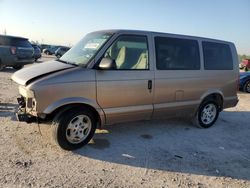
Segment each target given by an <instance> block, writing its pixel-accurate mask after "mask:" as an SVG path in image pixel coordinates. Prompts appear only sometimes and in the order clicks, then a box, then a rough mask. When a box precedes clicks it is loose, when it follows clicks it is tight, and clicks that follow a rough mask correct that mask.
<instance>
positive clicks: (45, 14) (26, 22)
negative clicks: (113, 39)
mask: <svg viewBox="0 0 250 188" xmlns="http://www.w3.org/2000/svg"><path fill="white" fill-rule="evenodd" d="M102 29H135V30H150V31H159V32H165V33H175V34H184V35H193V36H201V37H208V38H215V39H221V40H227V41H231V42H234V43H235V45H236V48H237V50H238V53H239V54H248V55H250V0H125V1H119V0H105V1H102V0H67V1H66V0H0V34H4V33H5V31H6V33H7V34H8V35H16V36H23V37H27V38H29V39H30V40H33V41H38V42H39V43H49V44H58V45H74V44H75V43H76V42H77V41H79V40H80V39H81V38H82V37H84V35H85V34H87V33H89V32H92V31H96V30H102Z"/></svg>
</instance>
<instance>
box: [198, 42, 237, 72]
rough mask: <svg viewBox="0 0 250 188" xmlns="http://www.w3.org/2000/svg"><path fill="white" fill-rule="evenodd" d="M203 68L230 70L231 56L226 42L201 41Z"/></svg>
mask: <svg viewBox="0 0 250 188" xmlns="http://www.w3.org/2000/svg"><path fill="white" fill-rule="evenodd" d="M202 48H203V56H204V68H205V70H232V69H233V58H232V53H231V49H230V46H229V45H228V44H222V43H216V42H202Z"/></svg>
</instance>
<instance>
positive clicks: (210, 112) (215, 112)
mask: <svg viewBox="0 0 250 188" xmlns="http://www.w3.org/2000/svg"><path fill="white" fill-rule="evenodd" d="M218 116H219V107H218V104H217V103H216V102H215V101H205V102H203V103H202V104H201V105H200V107H199V109H198V111H197V113H196V116H195V117H194V119H193V123H194V124H195V125H196V126H198V127H200V128H209V127H211V126H212V125H213V124H214V123H215V122H216V120H217V118H218Z"/></svg>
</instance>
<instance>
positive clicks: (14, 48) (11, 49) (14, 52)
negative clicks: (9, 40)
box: [10, 46, 16, 55]
mask: <svg viewBox="0 0 250 188" xmlns="http://www.w3.org/2000/svg"><path fill="white" fill-rule="evenodd" d="M10 52H11V54H12V55H15V54H16V47H14V46H12V47H10Z"/></svg>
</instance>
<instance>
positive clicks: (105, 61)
mask: <svg viewBox="0 0 250 188" xmlns="http://www.w3.org/2000/svg"><path fill="white" fill-rule="evenodd" d="M98 68H99V69H100V70H113V69H116V63H115V61H114V60H113V59H111V58H106V57H104V58H102V60H101V62H100V63H99V65H98Z"/></svg>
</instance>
